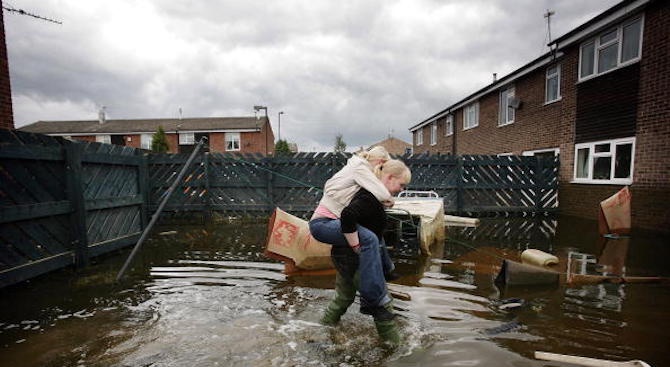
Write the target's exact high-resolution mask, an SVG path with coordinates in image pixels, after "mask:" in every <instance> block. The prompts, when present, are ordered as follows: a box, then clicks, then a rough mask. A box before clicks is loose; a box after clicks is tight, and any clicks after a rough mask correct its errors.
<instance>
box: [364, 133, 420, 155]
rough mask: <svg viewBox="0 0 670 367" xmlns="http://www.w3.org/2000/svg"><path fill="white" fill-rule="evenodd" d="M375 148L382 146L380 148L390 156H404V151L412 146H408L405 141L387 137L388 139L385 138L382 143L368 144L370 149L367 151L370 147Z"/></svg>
mask: <svg viewBox="0 0 670 367" xmlns="http://www.w3.org/2000/svg"><path fill="white" fill-rule="evenodd" d="M376 146H382V147H384V148H386V150H387V151H388V152H389V153H391V154H397V155H402V154H405V151H406V149H407V148H411V147H412V144H410V143H408V142H406V141H403V140H400V139H398V138H394V137H388V138H386V139H384V140H382V141H379V142H377V143H374V144H370V147H368V149H370V148H372V147H376Z"/></svg>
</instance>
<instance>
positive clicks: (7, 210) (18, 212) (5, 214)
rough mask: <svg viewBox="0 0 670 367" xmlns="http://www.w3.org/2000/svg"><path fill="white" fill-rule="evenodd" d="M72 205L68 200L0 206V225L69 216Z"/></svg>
mask: <svg viewBox="0 0 670 367" xmlns="http://www.w3.org/2000/svg"><path fill="white" fill-rule="evenodd" d="M71 211H72V205H70V202H69V201H67V200H61V201H49V202H45V203H36V204H23V205H15V206H0V223H10V222H18V221H22V220H28V219H37V218H42V217H49V216H54V215H62V214H68V213H70V212H71Z"/></svg>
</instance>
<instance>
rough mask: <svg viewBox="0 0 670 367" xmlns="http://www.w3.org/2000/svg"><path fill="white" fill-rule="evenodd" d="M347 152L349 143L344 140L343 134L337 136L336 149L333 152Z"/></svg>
mask: <svg viewBox="0 0 670 367" xmlns="http://www.w3.org/2000/svg"><path fill="white" fill-rule="evenodd" d="M345 150H347V143H345V142H344V139H342V134H337V135H336V136H335V148H334V149H333V151H334V152H335V153H344V151H345Z"/></svg>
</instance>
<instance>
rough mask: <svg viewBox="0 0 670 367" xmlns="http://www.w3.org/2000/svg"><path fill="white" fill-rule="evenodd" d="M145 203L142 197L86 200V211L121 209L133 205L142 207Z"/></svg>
mask: <svg viewBox="0 0 670 367" xmlns="http://www.w3.org/2000/svg"><path fill="white" fill-rule="evenodd" d="M142 203H143V198H142V195H140V194H137V195H128V196H117V197H108V198H101V199H93V200H86V204H85V206H86V210H87V211H89V210H100V209H109V208H119V207H124V206H131V205H141V204H142Z"/></svg>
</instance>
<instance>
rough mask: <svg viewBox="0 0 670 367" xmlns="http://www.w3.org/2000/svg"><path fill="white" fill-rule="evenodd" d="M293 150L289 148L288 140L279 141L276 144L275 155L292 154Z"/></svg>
mask: <svg viewBox="0 0 670 367" xmlns="http://www.w3.org/2000/svg"><path fill="white" fill-rule="evenodd" d="M291 153H292V152H291V148H289V146H288V142H287V141H286V140H278V141H277V144H275V154H276V155H282V154H291Z"/></svg>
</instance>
